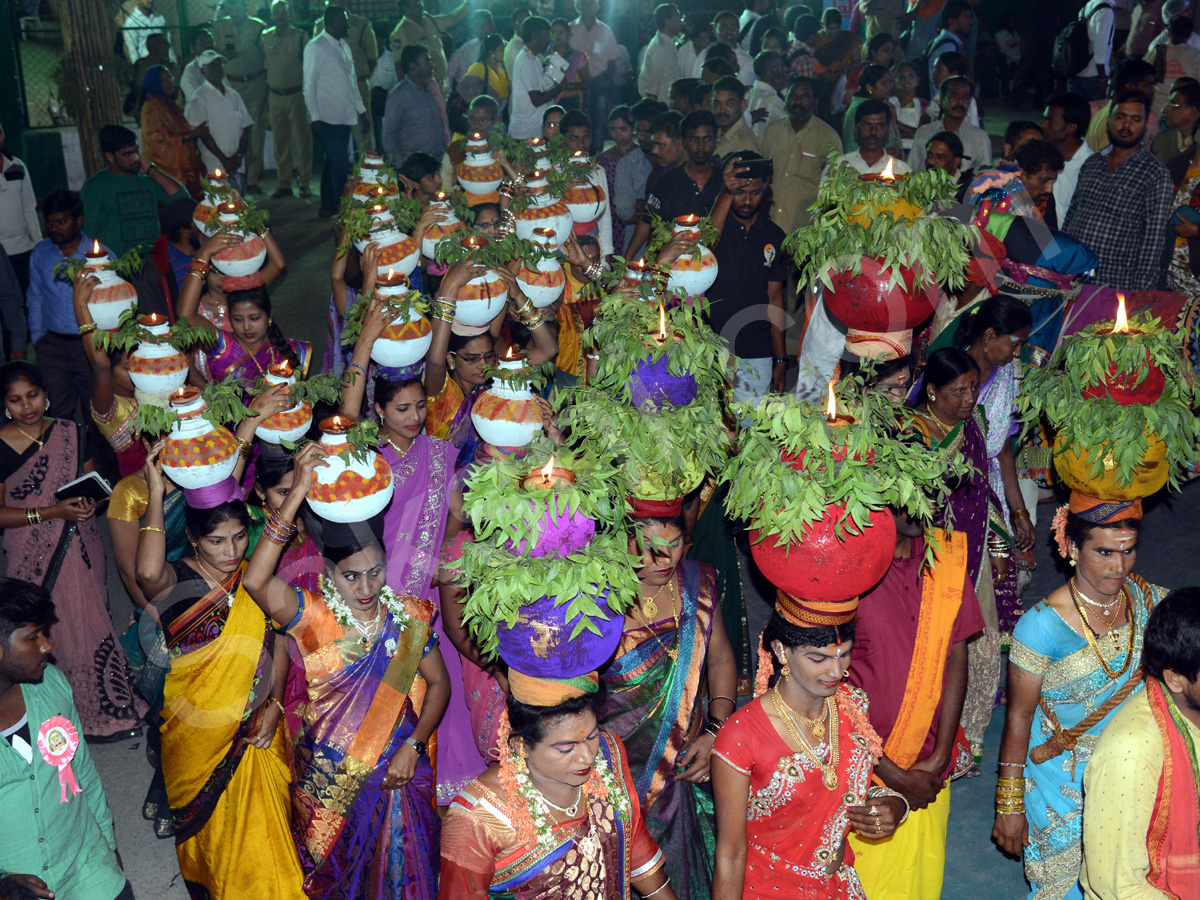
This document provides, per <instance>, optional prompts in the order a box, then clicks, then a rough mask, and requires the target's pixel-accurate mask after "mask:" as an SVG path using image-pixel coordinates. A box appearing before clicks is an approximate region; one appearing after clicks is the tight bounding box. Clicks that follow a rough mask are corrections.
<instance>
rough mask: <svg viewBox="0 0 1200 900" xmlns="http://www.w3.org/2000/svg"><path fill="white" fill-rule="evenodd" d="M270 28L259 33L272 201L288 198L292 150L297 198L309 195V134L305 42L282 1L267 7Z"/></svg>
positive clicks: (310, 165) (310, 142) (310, 170)
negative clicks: (273, 174)
mask: <svg viewBox="0 0 1200 900" xmlns="http://www.w3.org/2000/svg"><path fill="white" fill-rule="evenodd" d="M271 25H272V27H270V28H268V29H267V30H266V31H264V32H263V39H262V45H263V55H264V56H265V57H266V61H267V90H268V91H269V94H268V96H267V108H268V109H269V111H270V116H271V134H272V135H273V136H274V142H275V165H276V167H277V169H278V172H279V181H278V183H277V184H276V186H275V193H274V194H272V196H273V197H290V196H291V195H292V150H293V149H295V151H296V169H297V171H296V180H297V181H299V183H300V196H301V197H307V196H309V195H310V194H311V193H312V191H311V189H310V187H309V182H311V181H312V143H313V140H312V132H310V131H309V129H308V114H307V112H306V111H305V109H304V45H305V43H306V42H307V38H306V37H305V35H304V32H302V31H301V30H300V29H299V28H296V27H295V26H294V25H292V22H291V17H290V16H289V14H288V5H287V3H286V2H284V0H279V2H277V3H273V4H271Z"/></svg>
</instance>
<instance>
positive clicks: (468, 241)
mask: <svg viewBox="0 0 1200 900" xmlns="http://www.w3.org/2000/svg"><path fill="white" fill-rule="evenodd" d="M462 245H463V246H464V247H465V248H466V249H468V250H478V249H480V248H481V247H486V246H487V245H488V239H487V238H485V237H483V236H482V235H478V234H472V235H469V236H468V237H465V238H463V239H462Z"/></svg>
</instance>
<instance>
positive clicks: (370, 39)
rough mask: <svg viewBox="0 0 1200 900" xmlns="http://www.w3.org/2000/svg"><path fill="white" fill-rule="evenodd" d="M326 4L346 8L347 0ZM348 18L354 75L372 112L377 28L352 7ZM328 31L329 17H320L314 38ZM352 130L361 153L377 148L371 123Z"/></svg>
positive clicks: (355, 143) (377, 56) (348, 40)
mask: <svg viewBox="0 0 1200 900" xmlns="http://www.w3.org/2000/svg"><path fill="white" fill-rule="evenodd" d="M325 5H326V6H330V5H332V6H341V7H342V8H343V9H345V6H346V4H345V2H338V0H334V2H333V3H329V2H328V0H327V2H326V4H325ZM346 18H347V19H348V20H349V22H350V31H349V33H348V34H347V35H346V44H347V45H348V46H349V47H350V55H351V56H352V57H354V78H355V81H356V82H357V84H358V92H359V93H360V94H361V95H362V99H363V105H364V106H365V107H366V108H367V111H368V112H370V110H371V73H372V72H374V71H375V64H376V63H377V62H379V43H378V41H376V39H375V29H374V28H372V27H371V22H370V21H369V20H368V19H367V18H365V17H364V16H360V15H358V14H357V13H352V12H350V11H349V10H346ZM324 30H325V20H324V19H323V18H321V17H320V16H318V17H317V21H316V22H315V23H314V25H313V37H316V36H317V35H319V34H320V33H321V32H322V31H324ZM351 130H352V131H353V132H354V145H355V146H356V147H358V150H359V152H360V153H362V152H365V151H367V150H374V149H375V130H374V129H373V128H372V127H371V126H370V122H368V124H367V128H366V129H365V130H364V129H363V128H362V126H361V125H355V126H354V127H353V128H352V129H351Z"/></svg>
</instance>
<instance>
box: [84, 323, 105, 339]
mask: <svg viewBox="0 0 1200 900" xmlns="http://www.w3.org/2000/svg"><path fill="white" fill-rule="evenodd" d="M99 327H100V326H99V325H97V324H96V323H95V322H88V323H87V324H86V325H80V326H79V336H80V337H83V336H84V335H85V334H91V333H92V332H93V331H95V330H96V329H97V328H99Z"/></svg>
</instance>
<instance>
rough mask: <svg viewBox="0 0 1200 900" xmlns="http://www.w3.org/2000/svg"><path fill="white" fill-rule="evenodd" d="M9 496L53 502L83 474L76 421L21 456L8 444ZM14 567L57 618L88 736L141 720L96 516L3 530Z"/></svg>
mask: <svg viewBox="0 0 1200 900" xmlns="http://www.w3.org/2000/svg"><path fill="white" fill-rule="evenodd" d="M3 450H4V453H3V465H4V468H5V469H6V470H7V474H6V475H5V476H4V503H5V505H6V506H9V507H22V508H31V507H32V508H37V509H46V508H47V507H50V506H53V505H54V504H55V503H57V502H58V498H57V497H55V495H54V492H55V491H56V490H57V489H58V488H59V487H60V486H61V485H64V484H66V483H67V482H69V481H72V480H74V479H76V478H78V477H79V476H80V475H82V474H83V467H84V464H85V463H86V462H87V460H85V459H84V458H83V452H84V436H83V428H82V426H79V425H76V424H75V423H74V422H70V421H66V420H61V421H53V422H52V423H51V424H50V425H49V426H48V427H47V429H46V432H45V434H44V435H43V444H42V446H41V447H40V448H38V447H36V445H33V444H31V445H30V447H29V449H28V450H27V451H26V452H25V453H23V454H21V455H20V456H18V454H16V453H14V452H13V451H12V449H11V448H9V447H8V445H4V448H3ZM4 550H5V553H6V554H7V555H8V575H9V577H11V578H22V579H24V580H26V581H30V582H32V583H34V584H38V585H41V586H42V587H44V588H45V589H46V590H47V591H49V592H50V595H51V597H52V598H53V600H54V608H55V611H56V613H57V618H56V620H55V622H54V625H53V626H52V628H51V630H50V633H51V636H52V637H53V638H54V655H53V661H54V663H55V665H57V666H58V668H59V669H61V670H62V673H63V675H65V676H66V678H67V681H68V682H70V684H71V690H72V692H73V693H74V695H75V705H76V707H78V709H79V719H80V722H81V724H82V725H83V730H84V734H85V735H86V736H88V737H108V736H110V735H114V734H119V733H121V732H128V731H130V730H132V729H134V728H136V727H137V726H138V723H139V721H140V720H141V717H142V716H143V715H144V714H145V712H146V709H147V706H146V702H145V701H144V700H143V699H142V698H141V697H139V696H138V695H137V693H136V692H135V691H134V686H133V685H134V680H133V672H132V670H131V669H130V667H129V662H128V660H127V659H126V656H125V651H124V650H123V649H122V647H121V644H120V642H119V641H118V640H117V635H116V631H115V630H114V629H113V623H112V617H111V615H110V613H109V609H108V587H107V584H106V581H107V579H106V565H105V555H104V545H103V544H102V543H101V540H100V529H99V528H98V527H97V525H96V519H95V517H92V518H90V519H87V520H86V521H83V522H68V521H67V520H66V519H44V520H43V521H41V522H39V523H38V524H36V525H32V526H27V527H24V528H9V529H6V530H5V532H4Z"/></svg>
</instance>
